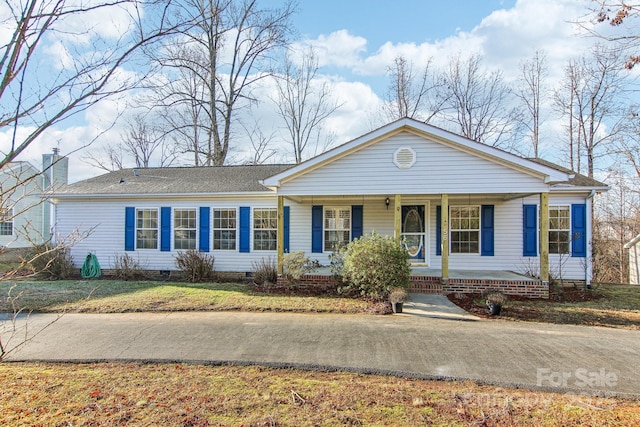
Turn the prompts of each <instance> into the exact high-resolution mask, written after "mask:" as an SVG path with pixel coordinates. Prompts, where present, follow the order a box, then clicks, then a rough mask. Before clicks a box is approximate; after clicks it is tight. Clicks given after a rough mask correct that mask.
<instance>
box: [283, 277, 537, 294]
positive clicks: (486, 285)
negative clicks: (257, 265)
mask: <svg viewBox="0 0 640 427" xmlns="http://www.w3.org/2000/svg"><path fill="white" fill-rule="evenodd" d="M409 280H410V285H409V292H415V293H424V294H449V293H461V294H469V293H481V292H483V291H485V290H487V289H495V290H499V291H501V292H503V293H504V294H506V295H518V296H524V297H528V298H549V287H548V286H547V285H545V284H544V283H542V282H541V281H539V280H492V279H454V278H450V279H448V280H442V278H441V277H437V276H411V277H410V279H409ZM284 284H285V283H284V280H283V278H282V277H281V276H278V285H284ZM299 285H302V286H317V287H321V288H332V287H335V286H338V285H339V283H337V282H336V280H335V279H334V277H333V276H330V275H323V274H307V275H305V276H304V277H303V278H302V279H300V281H299Z"/></svg>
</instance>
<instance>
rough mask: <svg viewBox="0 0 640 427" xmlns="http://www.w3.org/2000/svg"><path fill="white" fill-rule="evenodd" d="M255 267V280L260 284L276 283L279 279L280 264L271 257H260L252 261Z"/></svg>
mask: <svg viewBox="0 0 640 427" xmlns="http://www.w3.org/2000/svg"><path fill="white" fill-rule="evenodd" d="M251 265H252V267H253V281H254V283H256V284H258V285H264V284H267V283H270V284H275V283H276V282H277V281H278V264H277V263H276V261H275V260H274V259H273V258H271V257H267V258H260V260H259V261H254V262H252V263H251Z"/></svg>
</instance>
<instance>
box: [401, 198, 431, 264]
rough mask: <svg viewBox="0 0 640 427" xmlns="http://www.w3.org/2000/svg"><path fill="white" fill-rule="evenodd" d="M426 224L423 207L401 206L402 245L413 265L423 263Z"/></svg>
mask: <svg viewBox="0 0 640 427" xmlns="http://www.w3.org/2000/svg"><path fill="white" fill-rule="evenodd" d="M425 230H426V224H425V214H424V206H422V205H405V206H402V234H401V239H402V244H403V245H404V246H405V247H406V248H407V251H408V252H409V257H410V260H411V262H413V263H424V262H425V237H426V231H425Z"/></svg>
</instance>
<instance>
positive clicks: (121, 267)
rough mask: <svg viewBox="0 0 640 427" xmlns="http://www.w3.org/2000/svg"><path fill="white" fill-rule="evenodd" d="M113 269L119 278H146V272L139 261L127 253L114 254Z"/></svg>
mask: <svg viewBox="0 0 640 427" xmlns="http://www.w3.org/2000/svg"><path fill="white" fill-rule="evenodd" d="M113 271H114V273H115V276H116V278H117V279H120V280H142V279H147V278H148V276H147V272H146V271H145V268H144V267H143V266H142V265H141V264H140V262H139V261H138V260H136V259H134V258H133V257H132V256H131V255H129V254H123V255H116V257H115V259H114V261H113Z"/></svg>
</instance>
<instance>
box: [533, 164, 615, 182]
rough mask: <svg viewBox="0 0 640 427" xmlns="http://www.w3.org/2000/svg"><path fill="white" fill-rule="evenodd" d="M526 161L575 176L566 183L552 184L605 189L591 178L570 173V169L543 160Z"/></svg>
mask: <svg viewBox="0 0 640 427" xmlns="http://www.w3.org/2000/svg"><path fill="white" fill-rule="evenodd" d="M528 160H531V161H532V162H535V163H538V164H540V165H543V166H547V167H550V168H553V169H556V170H559V171H560V172H564V173H569V174H575V176H574V177H573V178H571V179H570V180H568V181H566V182H554V183H552V184H568V185H573V186H575V187H606V186H607V184H605V183H603V182H600V181H598V180H595V179H593V178H589V177H588V176H585V175H582V174H579V173H577V172H574V171H572V170H571V169H567V168H565V167H562V166H560V165H556V164H555V163H551V162H549V161H547V160H543V159H534V158H530V159H528Z"/></svg>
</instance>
